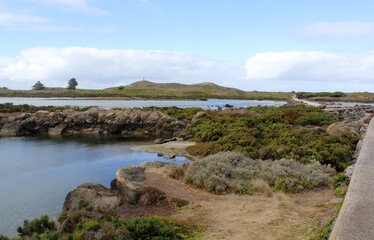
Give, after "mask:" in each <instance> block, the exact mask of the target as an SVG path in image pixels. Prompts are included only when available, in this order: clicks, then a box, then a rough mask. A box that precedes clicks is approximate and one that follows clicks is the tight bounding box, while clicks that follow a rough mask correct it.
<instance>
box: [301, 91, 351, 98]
mask: <svg viewBox="0 0 374 240" xmlns="http://www.w3.org/2000/svg"><path fill="white" fill-rule="evenodd" d="M296 96H297V97H298V98H311V97H334V98H339V97H345V96H347V94H345V93H343V92H298V93H296Z"/></svg>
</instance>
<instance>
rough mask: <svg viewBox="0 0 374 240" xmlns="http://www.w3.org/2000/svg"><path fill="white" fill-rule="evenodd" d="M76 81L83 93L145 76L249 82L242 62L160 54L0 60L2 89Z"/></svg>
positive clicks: (25, 54) (92, 51)
mask: <svg viewBox="0 0 374 240" xmlns="http://www.w3.org/2000/svg"><path fill="white" fill-rule="evenodd" d="M72 77H75V78H77V80H78V82H79V87H82V88H105V87H112V86H118V85H125V84H129V83H131V82H134V81H137V80H140V79H142V78H143V77H144V78H146V79H149V80H151V81H157V82H181V83H198V82H206V81H210V82H216V83H220V84H224V85H230V84H231V83H232V82H235V81H238V79H240V77H245V67H244V64H242V63H236V62H226V61H215V60H208V59H204V58H201V57H196V56H193V55H190V54H187V53H173V52H165V51H155V50H149V51H139V50H118V49H111V50H110V49H109V50H104V49H96V48H81V47H68V48H32V49H27V50H24V51H22V52H21V53H20V55H19V56H16V57H0V86H1V85H3V86H8V87H10V88H17V89H29V86H31V85H33V84H34V83H35V82H36V81H39V80H40V81H42V82H43V83H44V84H45V85H46V86H65V85H66V84H67V81H68V80H69V79H70V78H72ZM65 82H66V83H65Z"/></svg>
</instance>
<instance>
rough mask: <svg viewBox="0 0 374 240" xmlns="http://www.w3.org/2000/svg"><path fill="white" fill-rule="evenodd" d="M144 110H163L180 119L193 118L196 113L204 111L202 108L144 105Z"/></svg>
mask: <svg viewBox="0 0 374 240" xmlns="http://www.w3.org/2000/svg"><path fill="white" fill-rule="evenodd" d="M141 110H143V111H157V112H162V113H165V114H167V115H169V116H170V117H174V118H176V119H179V120H191V119H192V118H193V117H194V116H195V115H196V113H198V112H201V111H203V109H201V108H197V107H194V108H178V107H175V106H174V107H144V108H141Z"/></svg>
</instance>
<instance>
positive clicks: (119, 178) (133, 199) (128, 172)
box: [115, 166, 145, 204]
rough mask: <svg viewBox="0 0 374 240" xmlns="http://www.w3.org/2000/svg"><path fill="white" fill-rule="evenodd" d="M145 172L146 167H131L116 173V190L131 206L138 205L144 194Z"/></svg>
mask: <svg viewBox="0 0 374 240" xmlns="http://www.w3.org/2000/svg"><path fill="white" fill-rule="evenodd" d="M144 171H145V168H144V167H140V166H131V167H125V168H120V169H118V171H117V172H116V178H115V179H116V181H115V183H116V184H115V185H116V189H117V190H118V192H119V194H120V195H121V196H123V197H124V198H125V199H126V201H127V202H129V203H131V204H136V203H137V202H138V201H139V198H140V196H141V195H142V194H143V193H144V181H145V173H144Z"/></svg>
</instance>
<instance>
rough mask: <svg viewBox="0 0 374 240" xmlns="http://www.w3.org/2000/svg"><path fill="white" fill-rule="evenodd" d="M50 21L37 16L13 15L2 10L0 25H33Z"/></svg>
mask: <svg viewBox="0 0 374 240" xmlns="http://www.w3.org/2000/svg"><path fill="white" fill-rule="evenodd" d="M47 21H48V20H47V19H45V18H43V17H39V16H36V15H28V14H18V13H11V12H7V11H4V10H2V9H0V25H4V26H12V25H23V24H33V23H44V22H47Z"/></svg>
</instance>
